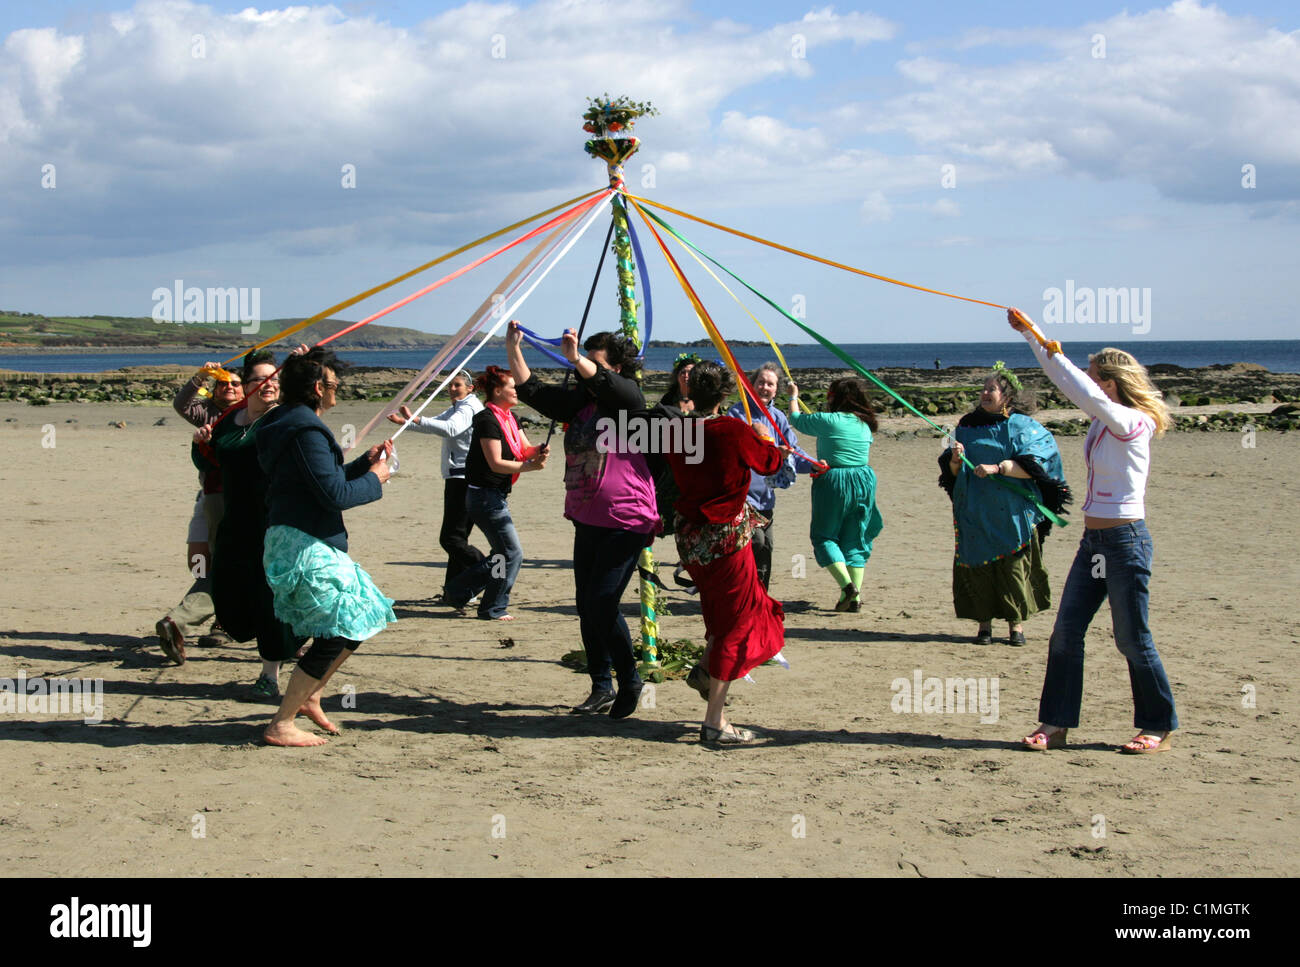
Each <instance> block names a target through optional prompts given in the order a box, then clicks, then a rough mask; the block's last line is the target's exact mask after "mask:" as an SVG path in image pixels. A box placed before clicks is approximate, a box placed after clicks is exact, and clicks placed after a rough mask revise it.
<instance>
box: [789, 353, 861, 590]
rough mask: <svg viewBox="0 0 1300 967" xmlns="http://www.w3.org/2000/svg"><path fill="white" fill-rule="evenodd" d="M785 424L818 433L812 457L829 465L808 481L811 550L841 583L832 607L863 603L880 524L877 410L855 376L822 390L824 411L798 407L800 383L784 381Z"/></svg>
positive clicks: (818, 560) (836, 580) (837, 381)
mask: <svg viewBox="0 0 1300 967" xmlns="http://www.w3.org/2000/svg"><path fill="white" fill-rule="evenodd" d="M788 388H789V392H790V425H791V426H792V427H794V428H795V429H796V430H798V431H799V432H800V433H807V434H810V435H811V436H815V437H816V438H817V459H818V460H820V461H821V462H822V463H825V464H827V465H828V466H829V467H830V469H829V470H827V471H826V472H825V473H823V474H820V475H817V476H816V477H814V479H813V485H812V525H811V527H810V528H809V536H810V538H811V539H812V545H813V555H814V556H815V557H816V558H817V563H818V564H819V565H820V566H821V567H824V568H825V569H826V570H827V571H828V572H830V575H831V577H833V578H834V579H835V583H836V585H837V586H838V587H839V589H840V597H839V600H838V601H837V602H836V603H835V610H836V611H859V610H861V608H862V599H861V590H862V575H863V573H864V572H865V571H866V567H867V561H868V560H869V559H870V557H871V548H872V544H873V543H874V541H875V539H876V537H877V536H878V535H879V534H880V531H881V529H882V528H883V527H884V521H883V520H882V519H881V516H880V508H878V507H877V506H876V472H875V471H874V470H872V469H871V467H869V466H868V465H867V460H868V458H869V457H870V455H871V439H872V433H874V432H875V430H876V426H877V422H876V411H875V410H874V409H873V408H872V406H871V401H870V400H869V399H867V393H866V389H865V387H864V386H863V385H862V381H861V380H858V379H837V380H835V381H834V382H832V383H831V385H830V389H829V390H827V393H826V412H824V413H800V412H799V387H798V386H796V385H795V384H794V383H790V384H789V387H788Z"/></svg>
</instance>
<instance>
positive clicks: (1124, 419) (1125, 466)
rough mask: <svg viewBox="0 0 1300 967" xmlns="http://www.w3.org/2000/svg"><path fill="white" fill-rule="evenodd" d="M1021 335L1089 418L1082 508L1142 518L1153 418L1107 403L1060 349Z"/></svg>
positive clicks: (1111, 516) (1045, 369) (1094, 512)
mask: <svg viewBox="0 0 1300 967" xmlns="http://www.w3.org/2000/svg"><path fill="white" fill-rule="evenodd" d="M1023 335H1024V337H1025V341H1026V342H1028V343H1029V346H1030V348H1031V349H1033V351H1034V355H1035V356H1037V357H1038V362H1039V365H1041V366H1042V367H1043V372H1044V373H1046V374H1047V375H1048V377H1049V378H1050V379H1051V380H1052V382H1053V383H1055V384H1056V385H1057V387H1058V388H1059V389H1060V390H1061V392H1062V393H1064V394H1065V395H1066V396H1068V397H1069V398H1070V402H1072V403H1073V404H1074V405H1075V406H1077V407H1078V408H1079V409H1081V410H1083V412H1085V413H1087V414H1088V415H1089V416H1091V417H1092V426H1091V427H1089V428H1088V436H1087V437H1086V438H1085V440H1084V443H1083V456H1084V461H1085V463H1086V464H1087V466H1088V495H1087V498H1086V499H1085V500H1084V502H1083V512H1084V513H1085V514H1087V515H1089V516H1091V517H1101V518H1106V519H1109V520H1142V519H1143V518H1144V517H1145V516H1146V511H1145V498H1146V490H1147V474H1148V473H1149V472H1150V469H1151V438H1152V436H1154V434H1155V430H1156V424H1155V420H1153V419H1152V418H1151V417H1150V416H1148V415H1147V414H1146V413H1143V412H1142V411H1141V410H1136V409H1134V408H1133V407H1131V406H1124V405H1123V404H1120V403H1115V402H1112V401H1111V399H1110V397H1108V396H1107V395H1106V394H1105V393H1103V392H1102V391H1101V387H1100V386H1098V385H1097V384H1096V383H1094V382H1093V381H1092V377H1091V376H1089V375H1088V374H1087V373H1085V372H1084V371H1083V370H1081V369H1079V367H1077V366H1075V365H1074V363H1072V362H1070V361H1069V360H1068V359H1066V358H1065V354H1064V353H1057V354H1055V355H1052V354H1050V353H1049V352H1048V351H1047V350H1046V349H1044V348H1043V347H1042V346H1040V345H1039V344H1038V340H1036V339H1035V338H1034V336H1033V333H1029V332H1026V333H1023Z"/></svg>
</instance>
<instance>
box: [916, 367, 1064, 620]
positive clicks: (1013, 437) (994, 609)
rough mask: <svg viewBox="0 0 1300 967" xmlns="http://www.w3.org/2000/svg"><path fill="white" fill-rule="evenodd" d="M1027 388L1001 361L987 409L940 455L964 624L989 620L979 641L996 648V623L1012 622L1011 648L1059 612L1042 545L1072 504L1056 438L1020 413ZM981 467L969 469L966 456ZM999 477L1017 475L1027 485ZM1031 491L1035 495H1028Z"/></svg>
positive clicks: (964, 421) (984, 397) (986, 392)
mask: <svg viewBox="0 0 1300 967" xmlns="http://www.w3.org/2000/svg"><path fill="white" fill-rule="evenodd" d="M1021 393H1022V387H1021V385H1020V381H1019V380H1018V379H1017V378H1016V376H1015V374H1014V373H1012V372H1011V371H1010V370H1006V369H1003V368H1002V365H1001V363H999V364H997V367H996V368H995V369H994V371H993V373H992V374H991V375H990V376H989V378H988V379H987V380H985V382H984V388H983V390H982V392H981V393H980V402H979V405H978V406H976V407H975V409H974V410H972V411H971V412H970V413H967V414H966V415H965V416H963V417H962V418H961V420H960V422H959V423H958V424H957V430H956V433H955V434H954V436H955V443H954V444H953V446H952V447H950V448H949V449H947V450H945V451H944V452H943V454H942V455H941V456H940V457H939V470H940V477H939V485H940V486H941V487H943V488H944V490H946V491H947V492H948V495H949V496H950V497H951V498H952V512H953V513H952V516H953V530H954V533H955V536H956V551H955V555H954V557H953V562H952V598H953V606H954V608H955V610H956V612H957V617H959V618H968V619H970V620H972V621H977V622H979V627H978V631H977V632H976V638H975V640H976V643H977V644H981V645H988V644H992V643H993V622H994V621H995V620H1002V621H1005V622H1007V629H1008V638H1007V642H1008V644H1011V645H1023V644H1024V643H1025V634H1024V627H1023V625H1024V621H1025V619H1026V618H1028V617H1029V616H1030V615H1033V614H1037V613H1038V612H1039V611H1042V610H1044V609H1045V608H1048V607H1051V603H1052V595H1051V588H1050V587H1049V586H1048V580H1047V569H1046V568H1045V567H1044V566H1043V555H1042V542H1043V539H1044V538H1045V537H1046V536H1047V534H1048V532H1049V531H1050V530H1051V526H1052V525H1051V523H1050V522H1049V521H1048V519H1047V517H1046V516H1045V515H1044V514H1043V512H1042V510H1040V509H1039V507H1038V506H1037V504H1042V505H1044V506H1045V507H1047V508H1048V509H1050V510H1051V511H1052V512H1053V513H1057V512H1058V511H1060V510H1061V508H1062V507H1063V506H1064V505H1065V504H1066V503H1068V502H1069V500H1070V490H1069V487H1068V486H1067V485H1066V482H1065V471H1064V469H1063V468H1062V466H1061V454H1060V451H1059V450H1058V449H1057V448H1056V440H1055V439H1054V438H1053V437H1052V434H1051V433H1049V432H1048V431H1047V430H1046V429H1044V428H1043V426H1042V425H1041V424H1039V423H1038V422H1036V421H1035V420H1031V419H1030V418H1029V417H1028V416H1025V415H1024V414H1023V413H1013V412H1012V409H1013V407H1017V406H1018V405H1019V406H1021V407H1022V408H1023V403H1022V402H1020V394H1021ZM963 453H964V454H965V455H966V457H967V458H968V459H969V460H970V462H971V463H972V464H974V469H973V470H972V469H970V468H969V467H966V466H965V465H964V464H963V463H962V461H961V456H962V454H963ZM999 477H1009V478H1013V479H1014V481H1015V483H1016V484H1017V485H1018V488H1013V487H1009V486H1006V485H1005V484H1004V483H1003V482H1002V481H1001V480H999V479H998V478H999ZM1017 489H1019V490H1021V491H1027V492H1028V493H1029V495H1030V497H1032V500H1031V499H1030V498H1029V497H1026V496H1024V493H1018V492H1017Z"/></svg>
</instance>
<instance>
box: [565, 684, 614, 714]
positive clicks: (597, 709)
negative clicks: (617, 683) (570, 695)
mask: <svg viewBox="0 0 1300 967" xmlns="http://www.w3.org/2000/svg"><path fill="white" fill-rule="evenodd" d="M614 698H615V696H614V693H613V692H611V691H610V690H609V689H606V688H593V689H592V690H591V694H590V695H588V696H587V700H586V701H585V702H583V703H582V704H581V705H575V706H574V707H573V709H572V710H571V711H572V713H573V714H574V715H597V714H599V713H601V712H606V711H608V710H609V709H610V708H611V707H612V706H613V704H614Z"/></svg>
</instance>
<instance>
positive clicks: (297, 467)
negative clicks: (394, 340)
mask: <svg viewBox="0 0 1300 967" xmlns="http://www.w3.org/2000/svg"><path fill="white" fill-rule="evenodd" d="M280 386H281V404H280V406H278V407H276V408H275V409H274V410H272V411H271V412H270V413H268V414H267V415H266V416H264V417H262V420H261V426H260V427H259V429H258V431H257V444H256V445H257V459H258V464H259V465H260V466H261V468H262V472H263V473H265V474H266V476H267V480H268V484H267V496H266V501H267V518H266V519H267V525H268V529H267V532H266V546H265V550H264V552H263V555H262V562H263V565H264V566H265V568H266V580H267V583H268V584H269V585H270V587H271V593H272V596H273V598H274V602H275V604H274V607H275V616H276V617H277V618H279V619H280V620H281V621H283V622H284V623H285V624H287V625H289V627H290V628H292V630H293V632H294V634H297V635H300V636H301V637H303V638H312V639H313V641H312V645H311V648H310V649H309V650H308V651H307V653H306V654H305V655H303V656H302V658H301V659H299V661H298V667H297V668H296V669H294V673H293V676H292V677H291V678H290V679H289V684H288V686H287V687H286V688H285V692H284V700H283V701H282V702H281V703H280V708H279V710H278V711H277V712H276V713H275V715H274V716H273V717H272V718H271V724H270V725H269V726H267V729H266V732H265V733H264V735H263V738H265V740H266V741H267V743H269V744H270V745H288V746H303V745H322V744H324V743H325V741H326V740H325V738H324V737H323V736H319V735H312V734H310V733H307V732H304V731H302V730H301V729H299V728H298V727H297V725H295V724H294V718H295V717H296V716H297V715H298V714H299V713H302V714H305V715H306V716H307V717H308V718H309V719H311V720H312V721H313V722H315V723H316V724H317V725H318V726H320V727H321V728H322V729H324V730H325V731H327V732H330V733H332V734H337V733H338V728H337V727H336V726H335V725H334V723H332V722H331V721H330V720H329V719H328V718H326V717H325V712H324V711H323V710H322V709H321V704H320V699H321V694H322V692H323V691H324V689H325V685H326V683H328V682H329V680H330V677H331V676H333V674H334V673H335V672H336V671H338V669H339V666H340V665H342V664H343V663H344V662H345V661H347V659H348V656H349V655H351V654H352V652H354V651H355V650H356V649H357V647H358V645H359V644H360V643H361V642H363V641H365V640H366V639H368V638H371V637H373V636H375V635H376V634H378V633H379V632H380V631H382V630H383V629H384V627H385V626H386V625H387V624H388V623H389V622H390V621H396V620H397V618H396V616H395V615H394V614H393V602H392V599H390V598H386V597H384V595H383V594H381V593H380V591H379V589H378V588H376V587H375V585H374V582H373V581H371V580H370V575H368V574H367V573H366V572H365V571H363V570H362V569H361V568H360V567H358V566H357V565H356V564H354V563H353V562H352V560H351V558H349V557H348V555H347V549H348V532H347V529H346V528H345V527H344V526H343V511H345V510H348V509H350V508H352V507H359V506H361V505H362V504H368V503H371V502H372V501H375V500H379V499H380V498H381V497H383V495H384V492H383V484H384V483H386V482H387V481H388V476H389V468H388V463H387V460H388V458H389V457H390V456H392V452H393V445H392V442H391V441H385V442H384V443H383V444H382V445H380V446H375V447H371V448H370V449H369V450H368V451H367V452H365V453H363V454H362V455H361V456H360V457H358V458H357V459H355V460H353V461H352V462H351V463H349V464H347V465H344V463H343V451H342V450H340V449H339V445H338V443H336V442H335V440H334V434H332V433H331V432H330V431H329V428H328V427H327V426H326V425H325V424H324V423H323V422H321V414H322V413H324V412H325V411H326V410H328V409H329V408H330V407H332V406H333V405H334V403H335V400H336V395H337V393H338V386H339V379H338V360H337V359H336V358H335V356H334V354H333V353H332V352H330V351H329V350H326V349H319V348H317V349H312V350H310V351H308V352H306V353H304V354H302V355H295V356H290V357H289V359H288V360H287V361H286V362H285V364H284V369H283V370H282V371H281V373H280Z"/></svg>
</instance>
